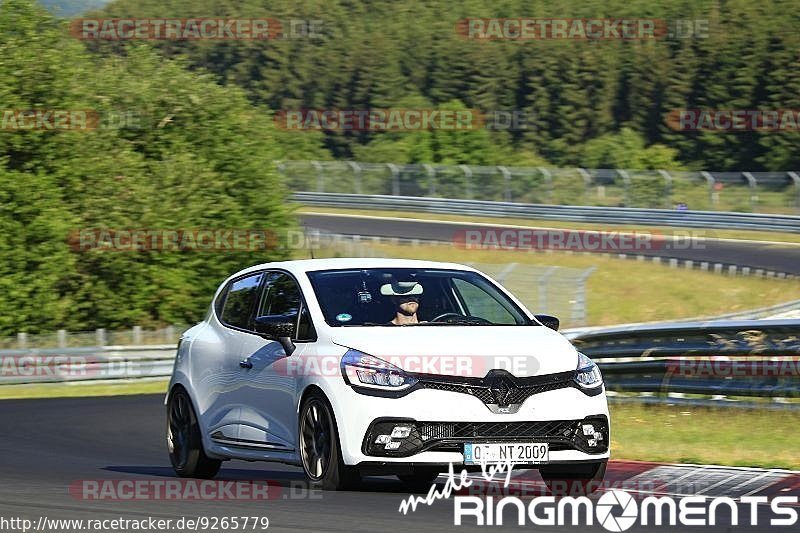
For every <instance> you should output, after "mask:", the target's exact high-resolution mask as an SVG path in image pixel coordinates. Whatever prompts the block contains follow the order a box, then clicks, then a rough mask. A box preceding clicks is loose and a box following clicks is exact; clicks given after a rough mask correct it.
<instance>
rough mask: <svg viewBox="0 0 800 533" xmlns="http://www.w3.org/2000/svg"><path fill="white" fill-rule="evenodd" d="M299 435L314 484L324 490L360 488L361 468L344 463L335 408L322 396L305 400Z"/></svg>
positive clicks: (302, 460) (306, 469)
mask: <svg viewBox="0 0 800 533" xmlns="http://www.w3.org/2000/svg"><path fill="white" fill-rule="evenodd" d="M298 434H299V438H298V443H299V448H300V463H301V464H302V466H303V471H304V472H305V474H306V477H307V478H308V480H309V481H310V482H311V484H312V485H314V486H317V487H320V488H322V489H323V490H349V489H354V488H357V487H358V485H359V484H360V482H361V476H360V474H359V472H358V468H356V467H354V466H347V465H346V464H344V460H343V459H342V450H341V444H340V442H339V430H338V428H337V426H336V419H335V418H334V416H333V409H331V406H330V404H329V403H328V400H327V399H326V398H325V396H323V395H322V394H321V393H317V392H314V393H312V394H310V395H309V396H308V398H306V399H305V400H304V401H303V405H302V406H301V407H300V419H299V423H298Z"/></svg>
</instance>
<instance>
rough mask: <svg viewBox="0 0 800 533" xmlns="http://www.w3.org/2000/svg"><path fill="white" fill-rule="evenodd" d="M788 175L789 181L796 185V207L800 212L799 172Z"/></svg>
mask: <svg viewBox="0 0 800 533" xmlns="http://www.w3.org/2000/svg"><path fill="white" fill-rule="evenodd" d="M786 174H788V175H789V179H791V180H792V182H793V183H794V191H795V197H794V206H795V207H796V208H797V210H798V211H800V175H798V174H797V172H787V173H786Z"/></svg>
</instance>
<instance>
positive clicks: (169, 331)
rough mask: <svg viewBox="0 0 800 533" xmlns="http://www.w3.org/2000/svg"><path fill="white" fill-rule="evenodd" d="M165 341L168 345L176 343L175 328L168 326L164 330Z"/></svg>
mask: <svg viewBox="0 0 800 533" xmlns="http://www.w3.org/2000/svg"><path fill="white" fill-rule="evenodd" d="M164 339H165V340H166V341H167V342H166V343H167V344H172V343H173V342H175V326H167V327H166V328H164Z"/></svg>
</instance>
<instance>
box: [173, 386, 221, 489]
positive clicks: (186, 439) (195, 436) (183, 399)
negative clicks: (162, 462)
mask: <svg viewBox="0 0 800 533" xmlns="http://www.w3.org/2000/svg"><path fill="white" fill-rule="evenodd" d="M167 448H168V450H169V460H170V462H171V463H172V468H173V469H174V470H175V473H176V474H178V475H179V476H180V477H194V478H201V479H210V478H212V477H214V476H215V475H217V472H219V468H220V466H221V465H222V461H219V460H217V459H210V458H209V457H208V456H206V453H205V451H204V450H203V439H202V437H201V435H200V427H199V425H198V423H197V416H196V415H195V412H194V408H193V407H192V402H191V400H189V395H188V394H187V393H186V391H185V390H184V389H182V388H178V389H176V390H175V391H174V392H173V393H172V395H171V396H170V398H169V402H167Z"/></svg>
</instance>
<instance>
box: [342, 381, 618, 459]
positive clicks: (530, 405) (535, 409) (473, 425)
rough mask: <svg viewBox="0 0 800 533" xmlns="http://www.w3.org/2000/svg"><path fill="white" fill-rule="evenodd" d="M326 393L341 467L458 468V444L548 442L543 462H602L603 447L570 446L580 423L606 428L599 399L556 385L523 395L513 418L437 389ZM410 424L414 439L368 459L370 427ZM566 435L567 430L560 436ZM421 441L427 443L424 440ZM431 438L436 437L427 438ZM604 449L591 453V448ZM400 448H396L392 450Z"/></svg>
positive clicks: (345, 387) (460, 456) (460, 446)
mask: <svg viewBox="0 0 800 533" xmlns="http://www.w3.org/2000/svg"><path fill="white" fill-rule="evenodd" d="M336 389H337V390H336V391H332V392H333V394H331V395H329V398H330V400H331V404H332V406H333V409H334V414H335V416H336V420H337V424H338V428H339V441H340V443H341V447H342V458H343V459H344V462H345V464H348V465H358V464H362V463H364V464H369V463H376V462H377V463H380V464H391V463H395V464H398V465H400V464H409V463H411V464H448V463H453V464H463V463H464V454H463V443H464V442H514V441H516V442H549V443H550V463H569V462H582V461H593V460H594V461H600V460H604V459H608V456H609V452H608V447H607V445H608V444H609V443H610V435H608V434H607V433H608V429H606V435H604V437H603V438H604V439H605V445H606V446H605V448H596V449H593V450H591V451H590V450H589V448H588V447H587V446H581V445H580V443H578V444H576V442H577V441H576V440H575V438H576V434H575V432H576V428H577V427H578V426H579V422H580V421H583V420H584V419H586V418H588V417H591V418H593V419H595V418H597V419H602V418H604V419H605V421H606V428H607V425H608V417H609V415H608V405H607V403H606V397H605V394H596V395H594V396H588V395H586V394H584V393H583V392H581V391H580V390H577V389H576V388H572V387H570V388H562V389H557V390H552V391H548V392H543V393H541V394H536V395H534V396H531V397H529V398H528V399H527V400H525V402H524V403H523V404H522V405H521V406H520V408H519V410H518V411H517V412H515V413H502V414H501V413H494V412H492V411H491V410H490V409H489V408H487V406H486V404H485V403H483V402H482V401H481V400H479V399H478V398H476V397H474V396H470V395H467V394H461V393H456V392H449V391H443V390H430V389H422V390H416V391H414V392H412V393H411V394H408V395H407V396H404V397H401V398H381V397H374V396H364V395H362V394H359V393H357V392H356V391H354V390H353V389H352V388H351V387H350V386H348V385H346V384H344V383H341V386H337V387H336ZM387 420H388V421H396V420H402V421H406V422H410V423H412V424H413V426H414V428H415V431H416V433H415V434H414V435H415V437H416V438H417V440H418V442H416V443H415V444H414V445H413V446H411V447H404V448H403V450H402V451H401V452H398V453H395V454H384V455H382V456H379V455H375V451H374V450H370V449H369V446H368V444H367V443H368V441H369V440H373V441H374V438H373V439H370V434H371V431H372V430H373V429H374V426H375V424H376V422H381V421H387ZM565 432H566V433H565ZM423 436H427V437H428V438H426V439H424V442H423V439H422V437H423ZM432 437H436V438H432ZM600 449H602V450H604V451H598V450H600ZM398 450H399V448H398Z"/></svg>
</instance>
